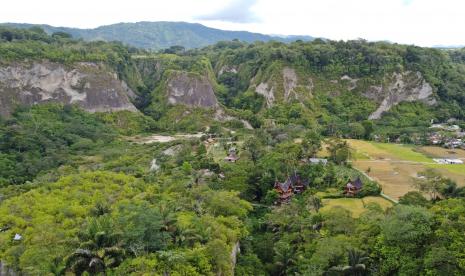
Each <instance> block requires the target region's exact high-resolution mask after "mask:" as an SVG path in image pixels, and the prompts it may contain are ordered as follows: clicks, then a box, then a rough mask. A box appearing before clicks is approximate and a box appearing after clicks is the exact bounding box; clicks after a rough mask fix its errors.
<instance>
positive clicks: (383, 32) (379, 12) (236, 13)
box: [0, 0, 465, 46]
mask: <svg viewBox="0 0 465 276" xmlns="http://www.w3.org/2000/svg"><path fill="white" fill-rule="evenodd" d="M2 2H3V3H2V4H1V8H0V22H15V23H37V24H49V25H53V26H65V27H79V28H94V27H98V26H101V25H109V24H113V23H119V22H138V21H185V22H196V23H201V24H204V25H206V26H209V27H213V28H219V29H225V30H246V31H251V32H259V33H265V34H281V35H311V36H314V37H324V38H329V39H334V40H340V39H342V40H348V39H358V38H363V39H367V40H370V41H377V40H386V41H391V42H397V43H403V44H415V45H419V46H437V45H449V46H453V45H465V1H464V0H130V1H129V0H100V1H98V0H79V1H76V0H74V1H68V0H61V1H60V0H2Z"/></svg>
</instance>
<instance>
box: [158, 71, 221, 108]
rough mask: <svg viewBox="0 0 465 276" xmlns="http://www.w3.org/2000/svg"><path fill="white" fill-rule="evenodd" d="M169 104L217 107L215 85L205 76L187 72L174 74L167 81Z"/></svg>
mask: <svg viewBox="0 0 465 276" xmlns="http://www.w3.org/2000/svg"><path fill="white" fill-rule="evenodd" d="M166 93H167V96H168V103H170V104H184V105H187V106H192V107H206V108H211V107H217V106H218V100H217V99H216V96H215V92H214V91H213V85H212V83H211V82H210V81H209V80H208V78H207V77H205V76H200V75H196V74H189V73H187V72H182V71H179V72H172V73H171V74H170V76H169V77H168V80H167V86H166Z"/></svg>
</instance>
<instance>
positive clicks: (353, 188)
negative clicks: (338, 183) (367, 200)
mask: <svg viewBox="0 0 465 276" xmlns="http://www.w3.org/2000/svg"><path fill="white" fill-rule="evenodd" d="M362 187H363V182H362V180H361V179H360V177H357V179H356V180H354V181H352V180H349V182H348V183H347V184H346V186H345V188H344V194H345V195H346V196H355V195H356V194H358V193H359V192H360V190H361V189H362Z"/></svg>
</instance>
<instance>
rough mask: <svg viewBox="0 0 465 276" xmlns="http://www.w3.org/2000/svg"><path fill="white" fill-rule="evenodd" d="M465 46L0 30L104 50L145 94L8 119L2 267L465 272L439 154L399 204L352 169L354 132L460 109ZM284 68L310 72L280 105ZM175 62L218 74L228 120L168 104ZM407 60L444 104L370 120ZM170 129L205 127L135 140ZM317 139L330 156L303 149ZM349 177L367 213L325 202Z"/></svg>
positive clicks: (87, 271)
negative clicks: (140, 39) (203, 41)
mask: <svg viewBox="0 0 465 276" xmlns="http://www.w3.org/2000/svg"><path fill="white" fill-rule="evenodd" d="M464 56H465V54H464V50H450V51H443V50H438V49H429V48H420V47H414V46H405V45H397V44H389V43H384V42H377V43H373V42H366V41H361V40H358V41H348V42H338V41H323V40H315V41H312V42H303V41H296V42H293V43H291V44H284V43H280V42H268V43H260V42H257V43H252V44H249V43H244V42H240V41H229V42H220V43H217V44H215V45H213V46H209V47H206V48H202V49H193V50H186V49H184V48H183V47H179V46H173V47H171V48H168V49H165V50H161V51H158V52H151V51H147V50H140V49H136V48H132V47H127V46H124V45H122V44H121V43H117V42H111V43H107V42H84V41H82V40H75V39H73V38H72V37H70V35H68V34H66V33H54V34H52V35H47V34H46V33H45V32H44V31H43V30H41V29H38V28H33V29H29V30H18V29H10V28H0V65H1V66H9V65H12V64H15V63H19V62H26V63H27V62H33V61H43V60H47V61H52V62H58V63H62V64H65V65H71V64H73V63H76V62H99V63H105V64H106V65H108V66H109V67H110V68H112V69H113V70H114V71H115V72H116V73H117V75H118V77H119V78H121V79H123V80H125V81H126V83H127V84H128V85H129V86H130V87H131V88H132V89H133V90H134V92H135V93H136V94H137V97H136V98H135V99H134V104H135V106H136V107H137V108H138V109H139V111H140V112H130V111H120V112H114V113H99V112H97V113H89V112H86V111H85V110H83V109H82V108H80V107H79V106H76V105H68V104H61V103H43V104H39V105H32V106H27V105H18V106H17V108H16V110H15V112H13V113H12V114H11V115H10V116H9V117H4V118H1V120H0V260H1V262H0V266H1V267H0V268H1V269H3V270H4V271H11V273H17V274H23V275H73V274H75V275H233V274H234V275H463V274H464V273H465V257H464V256H465V251H464V250H465V249H464V248H465V246H464V245H465V237H464V235H463V228H464V227H465V225H464V224H465V223H464V221H465V207H464V206H465V191H464V189H463V188H460V187H457V185H456V184H455V183H454V182H453V181H452V180H450V179H447V178H445V177H443V176H441V175H440V174H438V173H437V172H436V171H434V170H429V171H425V172H424V174H423V175H422V176H423V177H422V178H421V179H420V180H418V183H417V184H418V186H419V187H421V189H420V190H421V191H422V192H409V193H407V194H406V195H404V196H403V197H402V198H400V200H399V202H396V201H392V200H391V201H389V200H386V202H387V203H388V204H389V206H388V207H386V206H381V205H380V204H378V203H376V202H370V201H369V199H382V200H385V199H384V198H383V197H382V190H381V188H380V186H379V185H378V183H376V182H375V181H373V180H371V179H370V178H369V177H367V175H366V174H365V173H364V172H360V171H358V170H356V169H354V168H353V167H352V165H351V162H350V161H351V159H352V158H354V156H353V152H352V150H351V149H350V148H349V146H348V144H347V142H346V140H344V139H343V138H349V137H350V138H359V139H373V137H375V135H377V136H382V137H388V138H398V137H403V139H404V140H405V141H406V142H413V141H411V140H409V138H411V137H412V136H413V134H417V135H420V136H421V135H425V134H426V133H427V132H428V131H429V130H428V129H429V126H430V122H431V119H433V120H436V121H441V122H442V121H446V120H448V119H450V118H455V119H456V120H457V123H458V124H462V125H463V122H464V120H465V110H464V108H463V106H464V104H465V74H463V73H464V69H465V60H464ZM288 67H292V68H294V70H295V72H296V75H297V76H298V77H299V79H305V80H307V81H305V82H303V83H300V84H299V85H298V86H297V88H296V90H295V91H296V92H295V93H296V95H298V96H296V97H295V98H294V99H291V100H286V99H285V94H286V93H285V91H286V88H285V87H279V86H278V85H276V86H275V92H276V94H275V101H274V102H273V105H270V106H268V105H267V99H266V97H265V96H264V95H260V94H258V93H255V92H254V88H255V86H258V85H259V83H261V82H266V81H268V83H269V84H270V85H271V84H272V82H273V81H276V80H279V82H281V81H282V78H283V76H282V75H281V72H282V70H284V69H285V68H288ZM179 71H183V72H188V73H189V75H188V76H194V77H197V76H203V77H205V78H207V79H208V80H209V82H210V83H211V85H212V87H213V90H214V92H215V96H216V98H217V99H218V102H219V103H218V106H219V108H221V110H222V112H224V114H225V115H224V116H229V117H231V118H232V119H231V120H221V118H220V119H217V118H215V116H214V114H215V111H214V110H212V109H211V108H203V107H201V106H186V105H182V104H175V105H172V104H169V102H168V101H167V100H166V89H167V87H168V86H169V83H170V80H171V79H170V78H171V77H172V76H173V75H175V72H179ZM221 71H222V72H221ZM406 71H415V72H416V71H418V72H420V73H421V75H422V76H423V77H424V79H425V80H426V81H427V82H428V83H430V84H431V86H432V88H433V92H434V95H433V97H434V99H435V104H434V105H428V104H425V103H421V102H418V101H411V102H402V103H399V104H398V105H395V106H393V107H392V108H391V109H390V110H389V111H387V112H384V113H383V116H382V117H381V118H380V119H375V120H370V119H369V115H370V114H371V113H372V112H373V111H375V110H376V108H377V102H376V101H374V100H372V99H369V98H367V97H365V96H364V95H363V90H364V89H366V88H367V87H369V86H370V85H375V84H380V83H383V82H386V81H388V80H386V75H389V76H390V75H391V74H393V73H396V72H397V73H399V72H406ZM220 72H221V73H220ZM345 75H347V76H348V77H349V78H350V79H358V81H357V88H354V89H352V90H350V89H348V88H347V87H348V83H347V82H350V80H348V79H347V78H346V79H345V80H341V77H342V76H345ZM310 77H311V85H312V88H311V94H309V93H307V92H308V91H307V90H306V89H307V88H306V87H310V81H308V79H309V78H310ZM333 80H337V81H333ZM251 83H253V84H254V85H255V84H257V85H255V86H254V85H251ZM336 92H337V93H336ZM0 93H1V91H0ZM299 95H304V96H301V97H299ZM305 95H306V96H305ZM243 121H246V122H248V123H250V125H251V126H252V127H245V125H244V124H243ZM176 132H184V133H192V132H201V135H200V136H198V137H197V136H195V137H193V138H190V139H175V140H172V141H168V142H166V143H148V142H147V143H142V142H139V140H138V139H141V137H142V138H144V137H147V136H149V135H151V134H154V133H155V134H165V135H174V134H175V133H176ZM212 141H214V142H212ZM228 155H229V156H231V155H233V156H234V158H235V159H234V161H235V162H228V161H227V160H226V159H225V157H226V158H227V156H228ZM317 155H318V156H320V157H322V158H321V160H325V162H323V161H321V162H320V161H318V162H310V161H309V160H310V158H313V157H315V156H317ZM318 160H320V159H318ZM294 179H302V180H303V181H302V182H301V184H302V185H303V186H304V187H305V189H303V190H302V191H300V190H297V189H295V190H294V191H293V192H292V193H291V194H292V196H291V197H289V198H284V197H283V195H282V194H281V190H279V188H280V187H282V186H283V185H282V184H283V183H284V184H285V183H289V182H287V181H290V183H293V182H292V181H294ZM355 179H357V181H360V182H361V183H363V186H362V187H361V188H360V189H357V193H356V194H353V195H352V196H351V198H353V199H357V200H360V201H361V202H362V203H363V208H364V211H363V212H361V213H357V214H356V213H355V212H353V211H351V210H347V209H344V208H341V207H333V208H328V206H325V203H326V202H328V200H329V199H344V198H347V196H348V194H347V187H348V186H347V185H348V184H347V183H348V182H349V183H352V181H354V180H355ZM296 181H297V180H296ZM353 183H355V182H353ZM280 185H281V186H280ZM293 185H294V184H293ZM383 202H384V201H383Z"/></svg>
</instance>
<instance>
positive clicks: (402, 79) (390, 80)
mask: <svg viewBox="0 0 465 276" xmlns="http://www.w3.org/2000/svg"><path fill="white" fill-rule="evenodd" d="M364 96H366V97H368V98H369V99H371V100H374V101H375V102H377V103H379V107H378V108H377V109H376V111H375V112H373V113H372V114H371V115H370V117H369V118H370V119H379V118H381V116H382V114H383V112H385V111H388V110H389V109H391V107H393V106H395V105H397V104H399V103H401V102H412V101H420V102H424V103H426V104H429V105H432V104H434V103H435V102H436V101H435V99H434V98H433V88H432V87H431V85H430V84H429V83H428V82H426V80H425V79H424V78H423V76H422V75H421V73H420V72H411V71H406V72H403V73H393V74H392V75H390V76H386V77H385V81H384V84H383V85H377V86H376V85H373V86H370V87H369V89H368V90H367V91H366V92H365V93H364Z"/></svg>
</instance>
